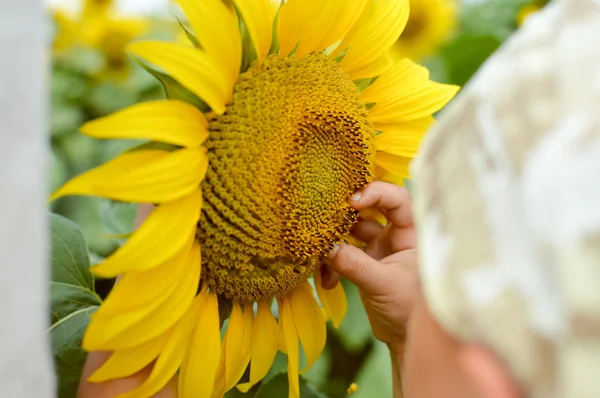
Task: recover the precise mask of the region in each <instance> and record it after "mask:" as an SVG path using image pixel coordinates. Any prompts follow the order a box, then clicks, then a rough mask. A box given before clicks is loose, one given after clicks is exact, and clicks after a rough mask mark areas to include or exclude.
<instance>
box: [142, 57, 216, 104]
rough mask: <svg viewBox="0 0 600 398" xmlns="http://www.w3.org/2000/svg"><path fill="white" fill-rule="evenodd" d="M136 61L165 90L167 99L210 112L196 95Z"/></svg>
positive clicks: (161, 73) (170, 78)
mask: <svg viewBox="0 0 600 398" xmlns="http://www.w3.org/2000/svg"><path fill="white" fill-rule="evenodd" d="M137 61H138V62H139V64H140V65H141V66H142V67H143V68H144V69H146V70H147V71H148V72H149V73H151V74H152V75H153V76H154V77H156V78H157V79H158V80H159V81H160V83H161V84H162V85H163V87H164V89H165V94H166V95H167V98H170V99H178V100H182V101H185V102H187V103H189V104H192V105H194V106H195V107H197V108H198V109H200V110H201V111H202V112H208V111H210V107H209V106H208V105H207V104H206V102H204V101H202V100H201V99H200V98H198V96H197V95H196V94H194V93H192V92H191V91H190V90H188V89H187V88H185V87H183V86H182V85H181V84H179V82H178V81H177V80H175V79H173V78H172V77H171V76H169V75H167V74H166V73H163V72H160V71H158V70H156V69H155V68H153V67H151V66H150V65H148V64H146V63H145V62H143V61H141V60H139V59H138V60H137Z"/></svg>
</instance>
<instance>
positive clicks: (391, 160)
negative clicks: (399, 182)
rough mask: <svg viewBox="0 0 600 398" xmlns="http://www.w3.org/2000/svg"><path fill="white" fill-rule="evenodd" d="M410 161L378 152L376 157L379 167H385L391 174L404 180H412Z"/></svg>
mask: <svg viewBox="0 0 600 398" xmlns="http://www.w3.org/2000/svg"><path fill="white" fill-rule="evenodd" d="M410 161H411V159H410V158H406V157H404V156H396V155H392V154H389V153H387V152H377V155H376V156H375V164H376V165H377V166H380V167H383V168H384V169H386V170H387V171H389V172H390V173H393V174H396V175H397V176H398V177H402V178H410Z"/></svg>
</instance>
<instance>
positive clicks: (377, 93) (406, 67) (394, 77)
mask: <svg viewBox="0 0 600 398" xmlns="http://www.w3.org/2000/svg"><path fill="white" fill-rule="evenodd" d="M428 81H429V70H428V69H427V68H425V67H423V66H421V65H417V64H415V63H414V62H412V61H411V60H409V59H406V58H405V59H402V60H400V61H397V62H395V63H394V64H392V66H391V67H390V68H389V69H387V70H386V71H385V72H384V73H382V74H381V75H380V76H379V77H378V78H377V80H375V82H374V83H373V84H371V85H370V86H369V87H368V88H367V89H366V90H365V91H363V93H362V99H363V101H365V102H366V103H369V102H374V103H378V104H385V103H387V102H390V101H391V100H392V99H394V98H396V97H397V96H398V95H399V94H404V93H407V92H410V91H417V90H420V89H422V87H423V85H424V84H426V83H427V82H428Z"/></svg>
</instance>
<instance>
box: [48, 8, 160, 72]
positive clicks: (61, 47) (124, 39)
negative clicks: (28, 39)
mask: <svg viewBox="0 0 600 398" xmlns="http://www.w3.org/2000/svg"><path fill="white" fill-rule="evenodd" d="M114 7H115V2H114V0H85V1H84V3H83V7H82V10H81V12H80V14H79V15H77V16H76V17H72V16H69V15H68V14H67V13H66V12H65V11H63V10H60V9H58V10H54V11H53V16H54V21H55V23H56V27H57V34H56V36H55V39H54V49H55V50H56V51H57V52H59V53H61V52H64V51H66V50H69V49H71V48H73V47H76V46H82V47H85V48H91V49H95V50H98V51H99V52H100V53H101V54H102V55H103V58H104V66H103V68H102V70H101V71H100V73H99V75H100V77H104V78H109V79H122V78H125V77H127V75H128V72H129V59H128V58H127V55H126V54H125V48H126V46H127V44H129V43H130V42H131V41H132V40H133V39H135V38H137V37H139V36H141V35H143V34H144V33H146V32H147V30H148V25H149V24H148V22H147V21H146V20H144V19H141V18H124V17H117V16H115V10H114Z"/></svg>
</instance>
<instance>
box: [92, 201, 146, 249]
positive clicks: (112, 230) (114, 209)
mask: <svg viewBox="0 0 600 398" xmlns="http://www.w3.org/2000/svg"><path fill="white" fill-rule="evenodd" d="M99 203H100V204H99V216H100V222H101V223H102V233H103V234H104V235H105V237H107V236H108V235H112V236H114V235H128V234H131V232H132V231H133V222H134V220H135V215H136V213H137V206H136V205H135V204H133V203H123V202H116V201H112V200H99ZM125 240H126V239H123V238H121V239H119V238H118V239H115V241H116V242H117V243H118V244H119V245H122V244H123V243H125Z"/></svg>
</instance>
